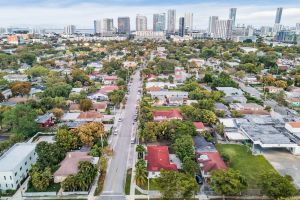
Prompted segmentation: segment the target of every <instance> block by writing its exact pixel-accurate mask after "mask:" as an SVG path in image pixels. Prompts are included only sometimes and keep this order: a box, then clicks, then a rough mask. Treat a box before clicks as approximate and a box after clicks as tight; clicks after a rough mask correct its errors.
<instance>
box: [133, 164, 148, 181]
mask: <svg viewBox="0 0 300 200" xmlns="http://www.w3.org/2000/svg"><path fill="white" fill-rule="evenodd" d="M135 181H136V183H137V184H138V185H140V186H143V185H145V183H146V181H147V168H146V162H145V161H144V160H142V159H140V160H138V161H137V163H136V165H135Z"/></svg>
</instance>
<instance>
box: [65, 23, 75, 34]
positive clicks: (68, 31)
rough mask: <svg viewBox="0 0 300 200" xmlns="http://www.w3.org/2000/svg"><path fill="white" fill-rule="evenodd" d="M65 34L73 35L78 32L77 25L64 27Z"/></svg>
mask: <svg viewBox="0 0 300 200" xmlns="http://www.w3.org/2000/svg"><path fill="white" fill-rule="evenodd" d="M64 32H65V34H67V35H73V34H74V33H75V32H76V26H75V25H68V26H66V27H65V29H64Z"/></svg>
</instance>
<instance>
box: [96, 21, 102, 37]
mask: <svg viewBox="0 0 300 200" xmlns="http://www.w3.org/2000/svg"><path fill="white" fill-rule="evenodd" d="M94 33H95V34H100V33H101V20H94Z"/></svg>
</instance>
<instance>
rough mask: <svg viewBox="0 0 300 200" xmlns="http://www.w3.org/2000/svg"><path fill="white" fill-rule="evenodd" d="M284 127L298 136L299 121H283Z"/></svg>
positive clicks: (299, 129) (299, 130) (299, 132)
mask: <svg viewBox="0 0 300 200" xmlns="http://www.w3.org/2000/svg"><path fill="white" fill-rule="evenodd" d="M285 128H286V129H287V130H288V131H290V132H291V133H293V134H299V136H300V121H297V122H288V123H285Z"/></svg>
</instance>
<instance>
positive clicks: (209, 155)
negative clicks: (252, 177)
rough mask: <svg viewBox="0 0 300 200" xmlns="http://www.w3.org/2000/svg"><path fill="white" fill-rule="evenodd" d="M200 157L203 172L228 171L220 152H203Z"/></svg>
mask: <svg viewBox="0 0 300 200" xmlns="http://www.w3.org/2000/svg"><path fill="white" fill-rule="evenodd" d="M198 155H199V158H198V159H197V160H198V162H199V163H201V164H202V165H203V166H202V170H203V171H205V172H210V171H213V170H218V169H227V166H226V165H225V163H224V161H223V159H222V158H221V156H220V154H219V152H201V153H199V154H198Z"/></svg>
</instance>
